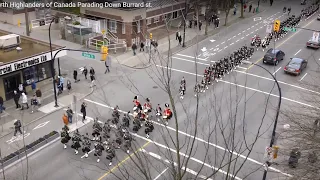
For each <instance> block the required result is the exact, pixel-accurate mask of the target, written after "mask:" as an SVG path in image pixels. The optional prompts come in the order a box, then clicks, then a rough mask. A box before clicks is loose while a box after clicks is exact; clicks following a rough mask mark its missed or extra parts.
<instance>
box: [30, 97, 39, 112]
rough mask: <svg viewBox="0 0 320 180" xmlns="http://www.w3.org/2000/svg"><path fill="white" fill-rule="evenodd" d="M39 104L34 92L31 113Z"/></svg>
mask: <svg viewBox="0 0 320 180" xmlns="http://www.w3.org/2000/svg"><path fill="white" fill-rule="evenodd" d="M36 106H38V101H37V96H36V94H34V95H33V96H32V98H31V113H33V112H34V109H35V107H36Z"/></svg>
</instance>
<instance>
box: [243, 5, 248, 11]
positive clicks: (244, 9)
mask: <svg viewBox="0 0 320 180" xmlns="http://www.w3.org/2000/svg"><path fill="white" fill-rule="evenodd" d="M246 9H247V4H244V5H243V12H246Z"/></svg>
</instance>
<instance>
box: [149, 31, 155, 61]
mask: <svg viewBox="0 0 320 180" xmlns="http://www.w3.org/2000/svg"><path fill="white" fill-rule="evenodd" d="M149 38H150V52H149V63H151V41H152V33H150V36H149ZM154 48H155V47H154Z"/></svg>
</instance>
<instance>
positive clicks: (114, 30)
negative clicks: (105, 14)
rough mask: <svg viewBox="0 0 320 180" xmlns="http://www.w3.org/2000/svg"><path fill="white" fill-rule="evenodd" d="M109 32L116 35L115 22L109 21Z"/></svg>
mask: <svg viewBox="0 0 320 180" xmlns="http://www.w3.org/2000/svg"><path fill="white" fill-rule="evenodd" d="M109 27H110V31H111V32H113V33H117V22H116V21H115V20H109Z"/></svg>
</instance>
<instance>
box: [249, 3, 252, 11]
mask: <svg viewBox="0 0 320 180" xmlns="http://www.w3.org/2000/svg"><path fill="white" fill-rule="evenodd" d="M251 10H252V4H250V6H249V13H250V12H251Z"/></svg>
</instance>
